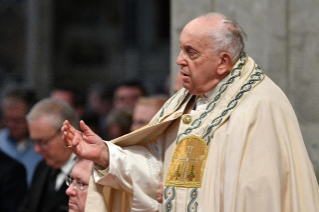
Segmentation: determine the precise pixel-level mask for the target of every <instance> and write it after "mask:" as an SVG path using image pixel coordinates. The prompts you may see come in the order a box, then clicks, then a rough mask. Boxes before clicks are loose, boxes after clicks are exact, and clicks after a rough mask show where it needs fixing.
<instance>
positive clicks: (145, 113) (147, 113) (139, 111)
mask: <svg viewBox="0 0 319 212" xmlns="http://www.w3.org/2000/svg"><path fill="white" fill-rule="evenodd" d="M159 109H160V107H158V106H157V105H150V104H137V105H136V106H135V108H134V112H133V124H132V126H131V131H134V130H137V129H138V128H141V127H143V126H145V125H147V124H148V123H149V122H150V121H151V119H152V118H153V116H154V115H155V114H156V113H157V112H158V110H159Z"/></svg>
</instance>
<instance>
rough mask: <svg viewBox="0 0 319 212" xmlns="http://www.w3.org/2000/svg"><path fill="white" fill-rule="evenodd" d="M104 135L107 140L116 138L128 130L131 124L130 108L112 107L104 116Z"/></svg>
mask: <svg viewBox="0 0 319 212" xmlns="http://www.w3.org/2000/svg"><path fill="white" fill-rule="evenodd" d="M105 121H106V124H105V128H104V133H105V137H106V138H107V139H109V140H112V139H114V138H118V137H120V136H122V135H125V134H127V133H129V132H130V127H131V125H132V109H131V108H114V109H113V110H111V112H110V113H109V115H108V116H107V117H106V120H105Z"/></svg>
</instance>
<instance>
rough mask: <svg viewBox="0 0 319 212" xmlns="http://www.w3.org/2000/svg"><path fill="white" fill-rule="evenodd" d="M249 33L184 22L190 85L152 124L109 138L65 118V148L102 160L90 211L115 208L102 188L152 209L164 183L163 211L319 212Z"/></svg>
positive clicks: (305, 160)
mask: <svg viewBox="0 0 319 212" xmlns="http://www.w3.org/2000/svg"><path fill="white" fill-rule="evenodd" d="M243 34H244V32H243V30H242V29H241V27H240V26H239V25H238V24H237V23H236V22H235V21H233V20H231V19H230V18H228V17H227V16H225V15H223V14H216V13H210V14H207V15H204V16H201V17H198V18H196V19H194V20H192V21H191V22H190V23H188V24H187V25H186V26H185V27H184V29H183V31H182V33H181V36H180V46H181V52H180V54H179V56H178V58H177V61H176V62H177V64H178V65H179V66H180V73H181V78H182V81H183V87H184V88H183V89H181V90H180V91H179V92H177V93H176V94H175V95H174V96H173V97H171V98H170V99H169V100H168V101H167V102H166V103H165V104H164V106H163V107H162V109H161V111H160V112H159V113H157V115H156V116H155V117H154V118H153V120H152V122H151V124H149V125H148V127H145V128H143V129H141V130H138V131H134V132H133V133H131V134H128V135H126V136H123V137H120V138H118V139H115V140H113V141H112V142H103V141H102V140H101V139H100V138H98V137H97V136H96V135H95V134H94V133H92V132H91V131H90V129H89V128H88V127H87V126H86V125H85V124H84V123H83V122H81V127H82V130H83V131H84V134H82V133H81V132H79V131H76V130H75V129H74V128H73V127H72V126H71V125H70V124H69V123H68V122H67V121H66V122H65V124H64V126H63V131H64V142H65V144H66V145H68V146H71V147H72V150H73V152H74V153H75V154H78V155H81V156H83V157H84V158H87V159H91V160H93V161H94V162H95V164H96V165H95V168H94V179H95V183H91V184H90V187H91V186H92V190H91V192H89V194H88V198H87V203H93V202H94V203H95V205H94V207H90V208H87V211H106V210H108V211H112V210H113V208H110V207H107V208H104V207H105V206H104V205H103V203H104V202H105V201H106V203H107V204H109V205H111V204H112V199H111V198H108V194H107V193H105V192H104V193H102V192H101V191H102V190H101V189H102V188H105V189H106V188H107V187H111V188H112V189H109V190H110V191H109V192H111V193H114V192H118V191H122V192H125V194H127V197H129V198H130V199H129V200H132V205H131V208H132V211H156V210H158V208H157V205H155V203H154V199H155V198H156V196H154V193H155V192H156V188H154V183H153V182H156V181H157V182H158V179H160V181H163V182H164V190H163V204H162V206H161V207H160V209H159V210H160V211H176V212H179V211H210V212H219V211H224V212H245V211H246V212H248V211H249V212H251V211H258V212H269V211H272V212H279V211H285V212H288V211H289V212H292V211H293V212H300V211H307V212H315V211H319V192H318V184H317V181H316V178H315V174H314V171H313V167H312V164H311V162H310V160H309V157H308V154H307V151H306V149H305V145H304V142H303V140H302V136H301V133H300V129H299V125H298V122H297V118H296V116H295V113H294V111H293V109H292V107H291V105H290V103H289V101H288V99H287V97H286V96H285V95H284V93H283V92H282V91H281V90H280V89H279V87H278V86H276V85H275V84H274V83H273V82H272V81H271V80H270V79H269V78H268V77H267V76H265V75H264V73H263V72H262V71H261V70H260V68H259V67H258V65H257V64H255V62H254V61H253V59H252V58H250V57H249V56H247V55H246V54H245V53H244V43H243ZM160 162H162V168H160V166H159V163H160ZM105 168H106V169H105ZM159 174H161V175H160V178H158V177H159V176H158V175H159ZM99 198H100V201H98V199H99ZM117 201H118V200H117ZM126 202H127V203H129V201H126ZM109 205H107V206H109ZM113 211H114V210H113Z"/></svg>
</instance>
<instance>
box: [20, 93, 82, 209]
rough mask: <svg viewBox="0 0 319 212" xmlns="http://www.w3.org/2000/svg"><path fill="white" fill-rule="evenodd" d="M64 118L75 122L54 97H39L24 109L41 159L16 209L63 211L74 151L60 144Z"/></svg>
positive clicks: (69, 109)
mask: <svg viewBox="0 0 319 212" xmlns="http://www.w3.org/2000/svg"><path fill="white" fill-rule="evenodd" d="M66 118H70V119H71V120H72V122H73V123H74V124H76V123H77V122H78V120H79V119H78V116H77V114H76V112H75V110H74V109H73V108H72V107H71V106H70V105H69V104H67V103H65V102H64V101H62V100H57V99H51V98H47V99H43V100H42V101H40V102H38V103H37V104H36V105H35V106H34V107H33V108H32V109H31V110H30V112H29V113H28V115H27V122H28V127H29V131H30V137H31V138H32V140H34V142H35V147H34V149H35V151H36V152H37V153H40V154H41V155H42V156H43V158H44V160H43V161H42V162H40V164H39V165H38V167H37V169H36V171H35V174H34V177H33V179H32V184H31V188H30V191H29V193H28V194H27V195H26V198H25V200H24V202H23V204H22V205H21V207H20V212H66V211H68V201H69V198H68V196H67V195H66V193H65V191H66V189H67V185H66V184H65V183H64V182H65V181H64V180H65V177H66V176H67V175H69V174H70V172H71V170H72V168H73V166H74V157H75V156H74V154H72V152H71V151H70V150H69V149H66V148H65V147H64V144H63V141H62V133H61V130H60V129H61V126H62V124H63V121H64V120H65V119H66Z"/></svg>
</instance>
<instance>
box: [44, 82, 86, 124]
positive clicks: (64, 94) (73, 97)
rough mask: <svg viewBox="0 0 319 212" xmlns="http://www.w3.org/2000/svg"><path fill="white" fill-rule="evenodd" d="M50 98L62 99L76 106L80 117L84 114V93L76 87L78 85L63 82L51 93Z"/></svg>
mask: <svg viewBox="0 0 319 212" xmlns="http://www.w3.org/2000/svg"><path fill="white" fill-rule="evenodd" d="M50 98H53V99H61V100H63V101H65V102H66V103H68V104H69V105H71V107H73V108H74V110H75V111H76V113H77V114H78V116H79V117H81V118H82V116H83V113H84V111H83V104H84V102H83V98H82V93H80V91H78V90H77V89H76V86H75V85H73V84H72V83H71V82H69V83H62V84H60V85H57V86H55V87H54V88H53V89H52V91H51V93H50Z"/></svg>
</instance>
